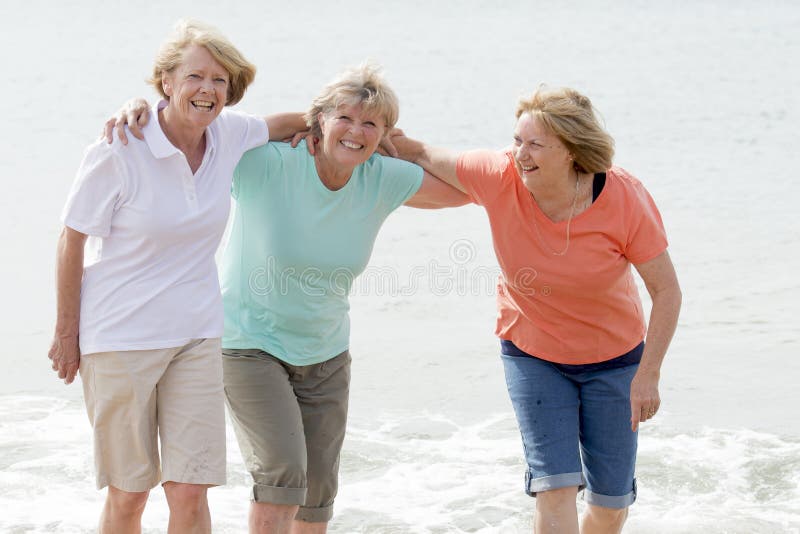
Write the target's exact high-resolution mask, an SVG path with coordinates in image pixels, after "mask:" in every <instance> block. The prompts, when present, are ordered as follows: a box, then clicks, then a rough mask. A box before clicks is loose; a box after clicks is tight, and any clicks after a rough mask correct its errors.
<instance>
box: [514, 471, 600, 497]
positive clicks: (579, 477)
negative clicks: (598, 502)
mask: <svg viewBox="0 0 800 534" xmlns="http://www.w3.org/2000/svg"><path fill="white" fill-rule="evenodd" d="M574 486H577V487H578V490H581V489H583V488H584V487H586V480H585V479H584V478H583V473H581V472H580V471H579V472H577V473H560V474H558V475H550V476H546V477H541V478H532V477H531V474H530V471H528V472H527V473H526V474H525V493H527V494H528V495H530V496H531V497H535V496H536V494H537V493H539V492H540V491H549V490H554V489H560V488H570V487H574Z"/></svg>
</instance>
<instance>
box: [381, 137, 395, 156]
mask: <svg viewBox="0 0 800 534" xmlns="http://www.w3.org/2000/svg"><path fill="white" fill-rule="evenodd" d="M381 144H382V145H383V148H384V150H386V152H388V153H389V155H390V156H392V157H393V158H396V157H397V149H396V148H395V146H394V143H392V141H391V140H390V139H389V138H388V137H384V139H383V142H382V143H381Z"/></svg>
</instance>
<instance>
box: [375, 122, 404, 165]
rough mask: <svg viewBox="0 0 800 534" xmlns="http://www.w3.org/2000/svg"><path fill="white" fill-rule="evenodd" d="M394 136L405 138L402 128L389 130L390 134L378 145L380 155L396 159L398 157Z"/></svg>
mask: <svg viewBox="0 0 800 534" xmlns="http://www.w3.org/2000/svg"><path fill="white" fill-rule="evenodd" d="M392 136H405V134H404V133H403V130H401V129H400V128H392V129H391V130H389V132H388V133H387V134H386V135H384V136H383V139H381V143H380V144H379V145H378V153H379V154H383V155H384V156H390V157H392V158H396V157H398V156H397V148H395V146H394V143H393V142H392Z"/></svg>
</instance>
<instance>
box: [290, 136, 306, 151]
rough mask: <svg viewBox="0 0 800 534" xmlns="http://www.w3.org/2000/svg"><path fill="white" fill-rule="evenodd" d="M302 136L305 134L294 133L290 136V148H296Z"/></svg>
mask: <svg viewBox="0 0 800 534" xmlns="http://www.w3.org/2000/svg"><path fill="white" fill-rule="evenodd" d="M304 138H305V135H303V134H301V133H296V134H294V135H293V136H292V148H296V147H297V145H299V144H300V141H302V140H303V139H304Z"/></svg>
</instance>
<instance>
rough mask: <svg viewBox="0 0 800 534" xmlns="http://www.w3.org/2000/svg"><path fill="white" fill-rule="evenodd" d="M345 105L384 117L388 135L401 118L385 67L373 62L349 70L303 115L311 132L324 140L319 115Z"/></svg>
mask: <svg viewBox="0 0 800 534" xmlns="http://www.w3.org/2000/svg"><path fill="white" fill-rule="evenodd" d="M342 104H349V105H357V104H361V105H362V106H363V109H364V111H366V112H367V113H376V114H378V115H380V116H381V117H383V120H384V123H385V126H386V130H385V131H386V132H388V131H389V130H391V129H392V128H394V125H395V124H397V119H398V117H399V116H400V103H399V101H398V100H397V95H396V94H395V92H394V91H393V90H392V88H391V87H389V86H388V85H387V84H386V82H385V81H384V79H383V76H382V75H381V68H380V67H379V66H378V65H375V64H374V63H371V62H366V63H362V64H361V65H359V66H358V67H352V68H349V69H346V70H345V71H344V72H342V73H341V74H339V75H338V76H337V77H336V78H335V79H334V80H333V81H332V82H330V83H329V84H328V85H326V86H325V87H324V88H323V89H322V92H321V93H320V94H319V95H317V97H316V98H315V99H314V100H313V101H312V102H311V108H310V109H309V110H308V111H307V112H306V114H305V115H304V116H303V118H304V119H305V121H306V124H307V125H308V127H309V129H310V130H311V133H312V134H313V135H315V136H317V137H321V136H322V130H321V129H320V126H319V114H320V113H322V114H326V113H329V112H331V111H333V110H335V109H336V108H338V107H339V106H341V105H342Z"/></svg>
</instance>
